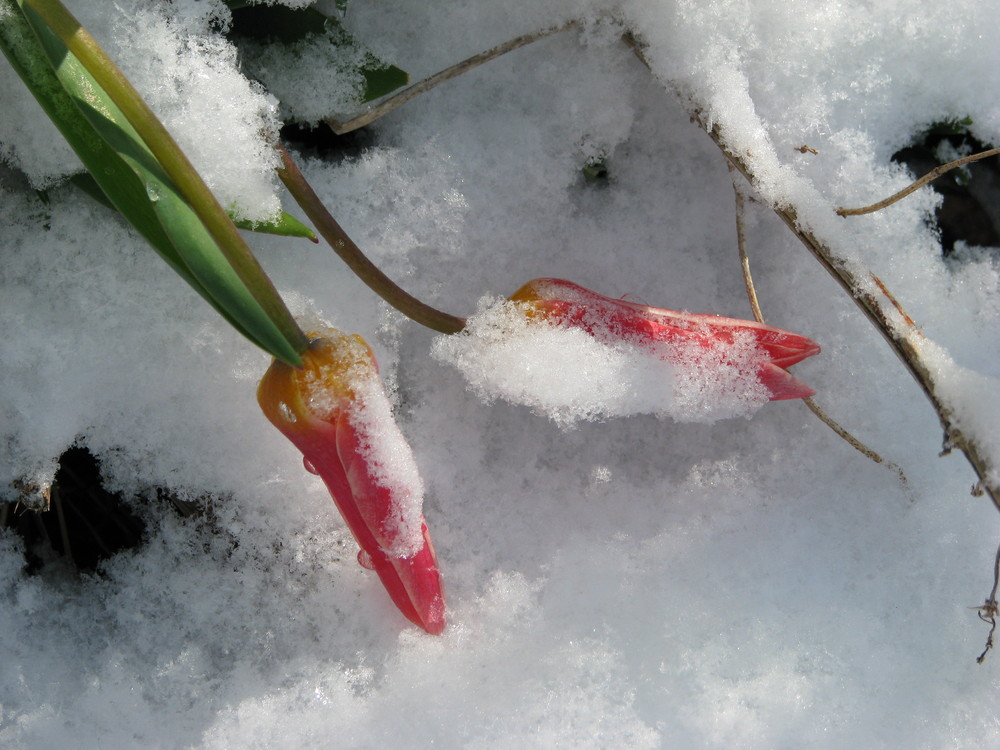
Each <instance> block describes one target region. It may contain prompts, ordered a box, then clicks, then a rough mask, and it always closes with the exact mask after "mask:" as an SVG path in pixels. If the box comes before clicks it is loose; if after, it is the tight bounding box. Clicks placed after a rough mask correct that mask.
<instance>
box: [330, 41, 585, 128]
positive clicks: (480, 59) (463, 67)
mask: <svg viewBox="0 0 1000 750" xmlns="http://www.w3.org/2000/svg"><path fill="white" fill-rule="evenodd" d="M579 26H580V22H579V21H568V22H566V23H564V24H562V25H561V26H552V27H550V28H547V29H542V30H541V31H535V32H533V33H531V34H523V35H522V36H519V37H517V38H515V39H511V40H510V41H508V42H504V43H503V44H498V45H497V46H496V47H493V48H492V49H488V50H486V51H485V52H480V53H479V54H478V55H473V56H472V57H470V58H467V59H465V60H462V62H460V63H456V64H455V65H452V66H451V67H449V68H445V69H444V70H442V71H441V72H439V73H435V74H434V75H432V76H431V77H429V78H425V79H423V80H422V81H418V82H417V83H415V84H413V85H412V86H409V87H407V88H405V89H403V90H402V91H400V92H399V93H397V94H393V95H392V96H390V97H389V98H387V99H383V100H382V101H381V102H379V103H378V104H377V105H375V106H374V107H372V108H371V109H369V110H368V111H367V112H364V113H362V114H360V115H358V116H357V117H353V118H351V119H350V120H347V121H346V122H341V121H340V120H337V119H335V118H333V117H330V118H327V120H326V122H327V124H328V125H329V126H330V127H331V128H332V129H333V132H334V133H336V134H337V135H343V134H344V133H350V132H351V131H352V130H357V129H358V128H363V127H364V126H365V125H370V124H371V123H373V122H375V120H378V119H379V118H380V117H384V116H385V115H387V114H389V113H390V112H392V111H393V110H394V109H397V108H399V107H402V106H403V105H404V104H406V103H407V102H409V101H410V100H411V99H415V98H416V97H418V96H420V95H421V94H423V93H426V92H427V91H430V90H431V89H432V88H434V87H435V86H438V85H440V84H442V83H444V82H445V81H448V80H451V79H452V78H457V77H458V76H460V75H462V73H467V72H468V71H470V70H472V69H473V68H478V67H479V66H480V65H482V64H483V63H487V62H489V61H490V60H495V59H496V58H498V57H500V56H501V55H505V54H507V53H508V52H512V51H513V50H516V49H518V48H520V47H524V46H526V45H528V44H531V43H532V42H537V41H538V40H539V39H544V38H545V37H549V36H552V35H553V34H558V33H559V32H561V31H567V30H569V29H575V28H578V27H579Z"/></svg>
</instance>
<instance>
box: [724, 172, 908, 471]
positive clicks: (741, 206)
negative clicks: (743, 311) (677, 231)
mask: <svg viewBox="0 0 1000 750" xmlns="http://www.w3.org/2000/svg"><path fill="white" fill-rule="evenodd" d="M727 165H728V167H729V172H730V174H732V173H733V172H734V169H735V168H734V167H733V165H732V164H731V163H728V162H727ZM733 192H734V193H735V195H736V245H737V248H738V249H739V254H740V266H741V267H742V269H743V285H744V286H745V287H746V291H747V297H748V298H749V300H750V309H751V310H753V317H754V320H756V321H757V322H758V323H764V322H765V321H764V314H763V312H761V308H760V302H759V301H758V299H757V289H756V287H755V286H754V283H753V275H752V274H751V273H750V257H749V256H748V255H747V248H746V231H745V228H744V217H743V214H744V211H745V204H746V201H745V199H744V196H743V190H742V189H741V188H740V185H739V183H738V182H737V181H736V179H733ZM879 283H881V282H879ZM886 293H887V294H888V290H886ZM893 301H895V298H893ZM897 304H898V303H897ZM802 402H803V403H804V404H805V405H806V406H807V407H808V408H809V410H810V411H811V412H812V413H813V414H814V415H815V416H816V418H817V419H819V421H821V422H822V423H823V424H825V425H826V426H827V427H829V428H830V429H831V430H833V431H834V432H835V433H836V434H837V436H838V437H840V438H841V439H842V440H844V441H845V442H846V443H847V444H848V445H850V446H851V447H852V448H854V450H856V451H858V452H859V453H861V454H862V455H864V456H865V457H867V458H869V459H871V460H872V461H874V462H875V463H877V464H885V466H886V468H888V469H891V470H892V471H894V472H896V474H897V475H898V476H899V480H900V481H901V482H902V483H903V484H904V485H906V484H908V482H907V480H906V474H905V473H903V470H902V469H901V468H900V467H899V466H897V465H896V464H895V463H893V462H892V461H886V460H885V459H884V458H882V456H880V455H879V454H878V453H876V452H875V451H873V450H872V449H871V448H869V447H868V446H867V445H865V444H864V443H862V442H861V441H860V440H858V439H857V438H856V437H854V435H852V434H851V433H850V432H848V431H847V430H846V429H844V428H843V427H842V426H841V425H840V424H839V423H838V422H837V421H836V420H834V419H833V418H832V417H830V416H829V415H828V414H827V413H826V412H825V411H824V410H823V409H822V408H821V407H820V405H819V404H817V403H816V401H815V400H814V399H813V398H812V397H809V398H804V399H802Z"/></svg>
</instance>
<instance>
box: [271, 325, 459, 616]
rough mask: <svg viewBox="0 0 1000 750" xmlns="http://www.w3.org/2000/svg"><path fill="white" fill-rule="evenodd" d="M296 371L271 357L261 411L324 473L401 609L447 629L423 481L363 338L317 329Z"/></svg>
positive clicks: (365, 558) (368, 560)
mask: <svg viewBox="0 0 1000 750" xmlns="http://www.w3.org/2000/svg"><path fill="white" fill-rule="evenodd" d="M302 361H303V366H302V367H301V368H299V369H296V368H293V367H290V366H288V365H286V364H284V363H281V362H278V361H275V362H273V363H272V365H271V367H270V369H269V370H268V371H267V373H265V375H264V377H263V378H262V379H261V382H260V387H259V388H258V390H257V399H258V401H259V402H260V405H261V408H262V409H263V410H264V414H265V415H266V416H267V418H268V419H269V420H270V421H271V422H272V424H274V425H275V427H277V428H278V429H279V430H280V431H281V432H282V433H283V434H284V435H285V436H286V437H287V438H288V439H289V440H291V441H292V443H294V444H295V446H296V447H297V448H298V449H299V450H300V451H302V454H303V456H304V459H305V462H306V467H307V468H308V469H309V470H310V471H313V472H314V473H316V474H319V476H320V477H321V478H322V479H323V481H324V482H325V483H326V485H327V487H328V489H329V490H330V493H331V495H332V496H333V499H334V502H335V503H336V505H337V508H338V509H339V510H340V513H341V515H342V516H343V517H344V521H345V522H346V523H347V525H348V527H349V528H350V529H351V532H352V533H353V534H354V537H355V539H356V540H357V542H358V545H359V546H360V547H361V552H360V553H359V561H362V562H363V564H364V565H365V567H369V568H371V569H374V570H375V571H376V572H377V573H378V575H379V578H380V579H381V580H382V583H383V585H384V586H385V588H386V591H387V592H388V593H389V595H390V597H392V600H393V602H394V603H395V604H396V606H397V607H398V608H399V610H400V611H401V612H402V613H403V614H404V615H405V616H406V617H407V618H408V619H409V620H411V621H412V622H414V623H415V624H417V625H419V626H420V627H422V628H424V629H425V630H427V631H428V632H429V633H433V634H437V633H440V632H441V631H442V630H443V628H444V624H445V622H444V596H443V594H442V590H441V581H440V576H439V573H438V567H437V559H436V557H435V554H434V547H433V545H432V544H431V540H430V535H429V533H428V531H427V525H426V523H425V522H424V518H423V514H422V504H423V484H422V482H421V481H420V475H419V473H418V472H417V466H416V462H415V461H414V459H413V454H412V451H411V450H410V447H409V445H408V444H407V442H406V440H405V438H404V437H403V435H402V433H401V432H400V431H399V427H398V426H397V425H396V423H395V421H394V420H393V418H392V408H391V406H390V404H389V401H388V399H387V398H386V395H385V391H384V390H383V388H382V383H381V380H380V379H379V376H378V368H377V365H376V363H375V358H374V356H373V355H372V353H371V349H369V347H368V345H367V344H366V343H365V342H364V340H363V339H362V338H361V337H360V336H348V335H346V334H343V333H340V332H339V331H327V332H325V333H324V334H323V335H322V336H314V337H313V338H312V341H311V342H310V345H309V348H308V349H307V350H306V351H305V352H304V353H303V355H302Z"/></svg>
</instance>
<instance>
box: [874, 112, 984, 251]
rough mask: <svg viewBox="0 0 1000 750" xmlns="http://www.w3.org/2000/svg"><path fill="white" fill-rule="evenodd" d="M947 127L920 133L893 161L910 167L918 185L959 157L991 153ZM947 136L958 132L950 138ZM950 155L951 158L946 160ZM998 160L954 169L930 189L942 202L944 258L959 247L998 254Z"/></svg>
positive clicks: (952, 125) (950, 125)
mask: <svg viewBox="0 0 1000 750" xmlns="http://www.w3.org/2000/svg"><path fill="white" fill-rule="evenodd" d="M943 125H944V127H942V126H940V125H939V126H934V127H931V128H930V129H929V130H927V131H924V132H923V133H921V134H920V136H918V139H917V140H916V141H915V142H914V143H913V144H912V145H910V146H907V147H906V148H904V149H902V150H900V151H898V152H896V153H895V154H893V157H892V158H893V161H896V162H899V163H901V164H905V165H906V166H907V167H909V169H910V171H911V172H912V173H913V176H914V179H916V178H917V177H922V176H923V175H925V174H927V173H928V172H930V171H931V170H932V169H934V168H935V167H937V166H939V165H941V164H943V163H946V162H948V161H951V160H953V159H957V158H959V156H965V155H967V154H973V153H978V152H980V151H985V150H986V149H988V148H992V146H988V145H984V144H983V143H981V142H979V141H978V140H976V139H975V138H973V137H972V135H971V134H969V132H968V131H967V130H965V129H962V128H957V127H955V123H945V124H943ZM949 130H958V131H959V132H947V131H949ZM956 151H957V152H958V153H957V154H955V153H954V152H956ZM949 152H950V153H951V155H949V156H947V158H942V156H943V155H944V154H946V153H949ZM997 159H998V157H995V156H993V157H987V158H986V159H983V160H982V161H978V162H973V163H972V164H968V165H966V166H965V167H959V168H957V169H953V170H951V171H950V172H948V173H946V174H945V175H943V176H942V177H939V178H938V179H936V180H934V181H933V182H932V183H931V185H930V186H931V188H933V189H934V190H936V191H937V192H938V193H940V194H941V196H942V203H941V206H940V207H939V208H938V209H937V215H936V219H937V227H938V230H939V231H940V233H941V249H942V252H943V253H944V255H945V256H946V257H948V256H950V255H951V254H952V253H953V252H954V250H955V245H956V243H958V242H964V243H965V244H967V245H970V246H973V247H991V248H1000V162H998V161H997ZM925 189H926V188H925Z"/></svg>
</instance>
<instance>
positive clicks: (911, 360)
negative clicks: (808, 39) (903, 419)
mask: <svg viewBox="0 0 1000 750" xmlns="http://www.w3.org/2000/svg"><path fill="white" fill-rule="evenodd" d="M622 40H623V41H624V42H625V43H626V44H628V45H629V46H630V47H631V48H632V50H633V52H634V53H635V55H636V57H637V58H638V59H639V60H640V61H641V62H642V63H643V65H645V66H646V67H647V68H649V62H648V61H647V60H646V57H645V55H644V53H643V50H642V46H641V45H640V44H639V42H638V41H637V40H636V39H635V38H634V37H632V36H631V35H629V34H626V35H624V36H623V37H622ZM691 118H692V120H693V121H695V122H697V123H698V124H699V125H700V126H701V128H702V129H703V130H704V131H705V132H706V133H707V134H708V136H709V137H710V138H711V139H712V140H713V141H714V142H715V145H716V146H718V148H719V150H720V151H721V152H722V154H723V155H724V156H725V157H726V159H727V160H728V162H729V163H730V164H731V165H732V167H733V168H734V169H736V171H738V172H739V173H740V174H742V175H743V177H745V178H746V180H747V181H748V182H749V183H750V184H751V185H753V184H754V174H753V170H751V169H750V166H749V165H748V164H747V162H746V160H745V159H743V158H742V157H741V156H739V155H738V154H735V153H733V152H732V151H731V150H730V149H729V148H728V146H727V145H726V142H725V139H724V138H723V136H722V131H721V129H720V127H719V124H718V123H715V124H713V125H712V126H711V127H708V126H707V125H706V124H705V122H704V120H703V119H702V117H701V112H700V111H699V110H697V109H694V110H693V111H692V113H691ZM980 158H982V157H980ZM774 212H775V213H776V214H777V215H778V218H779V219H781V220H782V221H783V222H784V223H785V226H787V227H788V228H789V230H791V232H792V234H794V235H795V236H796V237H797V238H798V239H799V241H800V242H801V243H802V244H803V245H805V247H806V249H807V250H808V251H809V252H810V253H811V254H812V256H813V257H814V258H815V259H816V260H817V261H818V262H819V264H820V265H821V266H823V268H825V269H826V271H827V273H829V274H830V275H831V276H832V277H833V278H834V280H835V281H836V282H837V283H838V284H840V286H841V287H842V288H843V289H844V291H845V292H846V293H847V294H848V295H849V296H850V297H851V299H853V300H854V303H855V304H856V305H857V306H858V308H859V309H860V310H861V312H862V313H864V315H865V317H866V318H868V320H869V321H870V322H871V324H872V325H874V326H875V329H876V330H877V331H878V332H879V333H880V334H882V337H883V338H884V339H885V340H886V342H887V343H888V344H889V347H890V348H891V349H892V351H893V352H895V354H896V356H897V357H899V359H900V361H901V362H902V363H903V365H904V366H905V367H906V369H907V370H909V372H910V374H911V375H912V376H913V379H914V380H916V381H917V384H918V385H919V386H920V388H921V389H922V390H923V392H924V395H925V396H927V400H928V401H930V402H931V406H932V407H933V409H934V412H935V413H936V414H937V416H938V420H939V421H940V422H941V427H942V429H943V430H944V435H945V445H946V446H948V447H954V448H959V449H960V450H961V451H962V452H963V453H964V454H965V457H966V458H967V459H968V461H969V463H970V464H971V465H972V468H973V470H974V471H975V472H976V475H977V476H978V477H979V484H980V486H982V488H983V490H984V491H985V492H986V493H987V494H988V495H989V496H990V499H991V500H992V501H993V505H994V506H996V508H997V510H1000V486H997V485H996V484H995V483H993V482H991V481H990V480H989V478H988V477H989V462H988V461H987V460H986V456H985V454H984V453H983V451H982V449H981V447H980V446H979V444H978V443H977V442H976V441H975V440H974V439H971V438H969V437H968V436H966V435H965V434H964V433H963V432H962V431H961V430H960V429H959V428H958V426H957V425H956V424H955V422H954V419H953V416H952V413H951V409H949V408H948V407H947V406H945V404H944V402H943V401H942V399H941V396H940V394H939V393H938V390H937V388H936V386H935V383H934V378H933V376H932V374H931V370H930V367H929V366H928V365H927V363H926V362H925V361H924V357H923V355H922V353H921V352H920V349H919V343H920V340H921V338H922V336H921V335H920V331H919V329H918V327H917V325H916V324H915V323H914V322H913V319H912V318H911V317H910V316H909V315H906V314H905V312H903V308H902V305H900V304H899V302H898V301H897V300H896V299H895V297H893V296H892V295H891V294H889V291H888V289H886V287H885V285H884V284H881V282H878V283H877V285H878V284H881V291H882V293H883V295H884V297H882V298H880V297H878V296H876V295H875V294H873V293H872V292H871V290H870V287H869V285H868V284H866V283H863V282H862V280H861V279H859V278H858V277H857V276H856V275H855V274H854V273H853V272H852V271H851V270H850V269H849V268H848V267H847V264H845V263H844V262H842V260H841V259H840V258H838V257H837V256H836V255H835V254H834V253H833V251H832V250H831V249H830V248H829V247H828V246H827V245H826V243H824V242H823V241H822V240H820V239H819V238H818V237H817V236H816V235H815V234H813V233H812V232H810V231H809V230H807V229H805V228H803V227H800V226H799V220H798V214H797V213H796V212H795V209H794V208H792V207H791V206H776V207H775V208H774ZM884 298H888V300H889V307H891V308H893V312H896V313H897V314H898V313H899V312H902V317H903V325H899V324H898V322H897V321H894V320H893V319H892V313H891V312H890V310H889V309H887V307H886V305H885V304H884V303H883V299H884Z"/></svg>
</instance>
